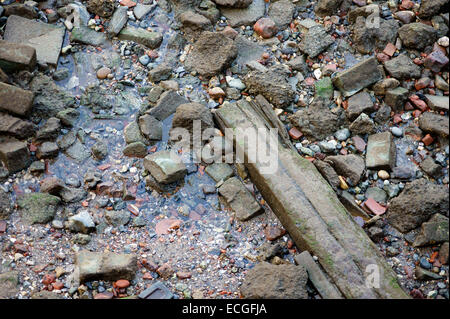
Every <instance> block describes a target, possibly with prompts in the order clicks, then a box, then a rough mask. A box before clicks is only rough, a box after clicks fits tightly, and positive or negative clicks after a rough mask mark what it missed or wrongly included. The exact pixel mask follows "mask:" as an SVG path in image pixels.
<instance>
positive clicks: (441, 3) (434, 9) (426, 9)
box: [419, 0, 448, 18]
mask: <svg viewBox="0 0 450 319" xmlns="http://www.w3.org/2000/svg"><path fill="white" fill-rule="evenodd" d="M446 4H448V0H423V1H422V3H421V5H420V9H419V17H421V18H431V17H432V16H434V15H436V14H438V13H439V12H440V11H441V9H443V8H445V5H446Z"/></svg>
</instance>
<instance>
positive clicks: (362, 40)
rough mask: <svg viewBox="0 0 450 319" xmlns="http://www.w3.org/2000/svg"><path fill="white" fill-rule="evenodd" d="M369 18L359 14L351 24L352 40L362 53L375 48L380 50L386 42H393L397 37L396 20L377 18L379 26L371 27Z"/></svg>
mask: <svg viewBox="0 0 450 319" xmlns="http://www.w3.org/2000/svg"><path fill="white" fill-rule="evenodd" d="M370 19H371V18H367V19H366V18H364V17H362V16H359V17H358V18H357V19H356V22H355V24H354V25H353V26H352V31H353V36H352V40H353V42H354V43H355V46H356V49H357V50H358V51H359V52H360V53H362V54H370V53H372V52H373V51H374V50H375V49H379V50H382V49H384V47H385V46H386V45H387V44H388V43H395V40H396V38H397V30H398V27H399V25H398V22H397V21H396V20H394V19H391V20H385V19H382V18H379V26H378V27H373V26H372V25H370V23H371V22H370Z"/></svg>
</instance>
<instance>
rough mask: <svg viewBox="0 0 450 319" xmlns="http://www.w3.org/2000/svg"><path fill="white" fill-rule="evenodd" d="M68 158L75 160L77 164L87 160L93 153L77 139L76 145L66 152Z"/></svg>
mask: <svg viewBox="0 0 450 319" xmlns="http://www.w3.org/2000/svg"><path fill="white" fill-rule="evenodd" d="M65 153H66V155H67V156H69V157H71V158H73V159H74V160H76V161H77V162H83V161H84V160H85V159H87V158H89V156H91V152H90V151H89V149H88V148H87V147H86V146H84V145H83V143H81V142H80V140H78V139H76V141H75V143H73V144H72V145H71V146H70V147H69V148H67V149H66V150H65Z"/></svg>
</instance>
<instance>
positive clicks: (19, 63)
mask: <svg viewBox="0 0 450 319" xmlns="http://www.w3.org/2000/svg"><path fill="white" fill-rule="evenodd" d="M35 65H36V49H35V48H33V47H32V46H29V45H23V44H18V43H11V42H6V41H3V40H0V68H2V69H3V70H4V71H5V72H14V71H18V70H25V69H26V70H29V71H32V70H33V69H34V67H35Z"/></svg>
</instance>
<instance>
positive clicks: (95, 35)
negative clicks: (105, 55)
mask: <svg viewBox="0 0 450 319" xmlns="http://www.w3.org/2000/svg"><path fill="white" fill-rule="evenodd" d="M70 41H72V42H78V43H82V44H87V45H92V46H95V47H97V46H104V45H105V44H106V43H107V41H108V39H107V38H106V35H105V34H104V33H101V32H97V31H95V30H93V29H90V28H88V27H85V26H81V27H78V28H73V30H72V33H71V34H70Z"/></svg>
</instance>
